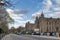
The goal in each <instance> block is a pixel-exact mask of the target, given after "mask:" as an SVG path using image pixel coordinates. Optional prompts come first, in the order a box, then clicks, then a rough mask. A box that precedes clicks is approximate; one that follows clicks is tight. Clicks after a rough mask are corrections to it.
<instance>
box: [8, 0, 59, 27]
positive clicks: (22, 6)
mask: <svg viewBox="0 0 60 40" xmlns="http://www.w3.org/2000/svg"><path fill="white" fill-rule="evenodd" d="M12 3H13V4H15V5H14V6H15V7H13V9H7V11H8V12H9V14H10V16H11V17H12V18H13V19H14V20H15V22H14V24H12V25H10V27H11V26H15V28H17V27H18V26H24V25H25V23H26V22H27V21H30V22H31V23H34V18H35V17H36V16H40V15H41V13H42V11H43V13H44V15H45V17H53V18H60V0H12ZM11 13H13V14H11Z"/></svg>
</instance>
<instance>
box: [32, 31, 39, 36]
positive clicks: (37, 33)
mask: <svg viewBox="0 0 60 40" xmlns="http://www.w3.org/2000/svg"><path fill="white" fill-rule="evenodd" d="M32 34H33V35H40V33H39V32H33V33H32Z"/></svg>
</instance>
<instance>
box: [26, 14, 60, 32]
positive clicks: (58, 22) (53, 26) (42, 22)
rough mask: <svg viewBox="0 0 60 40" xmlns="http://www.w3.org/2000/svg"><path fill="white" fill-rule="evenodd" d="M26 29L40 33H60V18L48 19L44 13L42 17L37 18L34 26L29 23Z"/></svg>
mask: <svg viewBox="0 0 60 40" xmlns="http://www.w3.org/2000/svg"><path fill="white" fill-rule="evenodd" d="M25 28H26V30H33V31H38V32H60V18H52V17H51V18H46V17H44V14H43V13H42V14H41V16H40V17H36V20H35V23H34V24H32V23H30V22H27V23H26V25H25Z"/></svg>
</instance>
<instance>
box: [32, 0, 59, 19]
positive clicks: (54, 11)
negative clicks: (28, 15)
mask: <svg viewBox="0 0 60 40" xmlns="http://www.w3.org/2000/svg"><path fill="white" fill-rule="evenodd" d="M53 1H54V2H53ZM53 1H52V0H44V1H43V3H42V4H43V6H42V8H43V9H40V10H39V11H37V12H36V13H34V14H32V16H33V17H36V16H40V14H41V11H43V13H44V14H45V17H53V18H60V0H53ZM54 3H56V4H54Z"/></svg>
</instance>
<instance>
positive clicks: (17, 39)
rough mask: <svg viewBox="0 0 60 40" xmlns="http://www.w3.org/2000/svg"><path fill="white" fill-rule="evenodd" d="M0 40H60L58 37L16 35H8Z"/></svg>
mask: <svg viewBox="0 0 60 40" xmlns="http://www.w3.org/2000/svg"><path fill="white" fill-rule="evenodd" d="M1 40H60V38H58V37H47V36H36V35H16V34H9V35H6V36H5V37H3V38H2V39H1Z"/></svg>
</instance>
